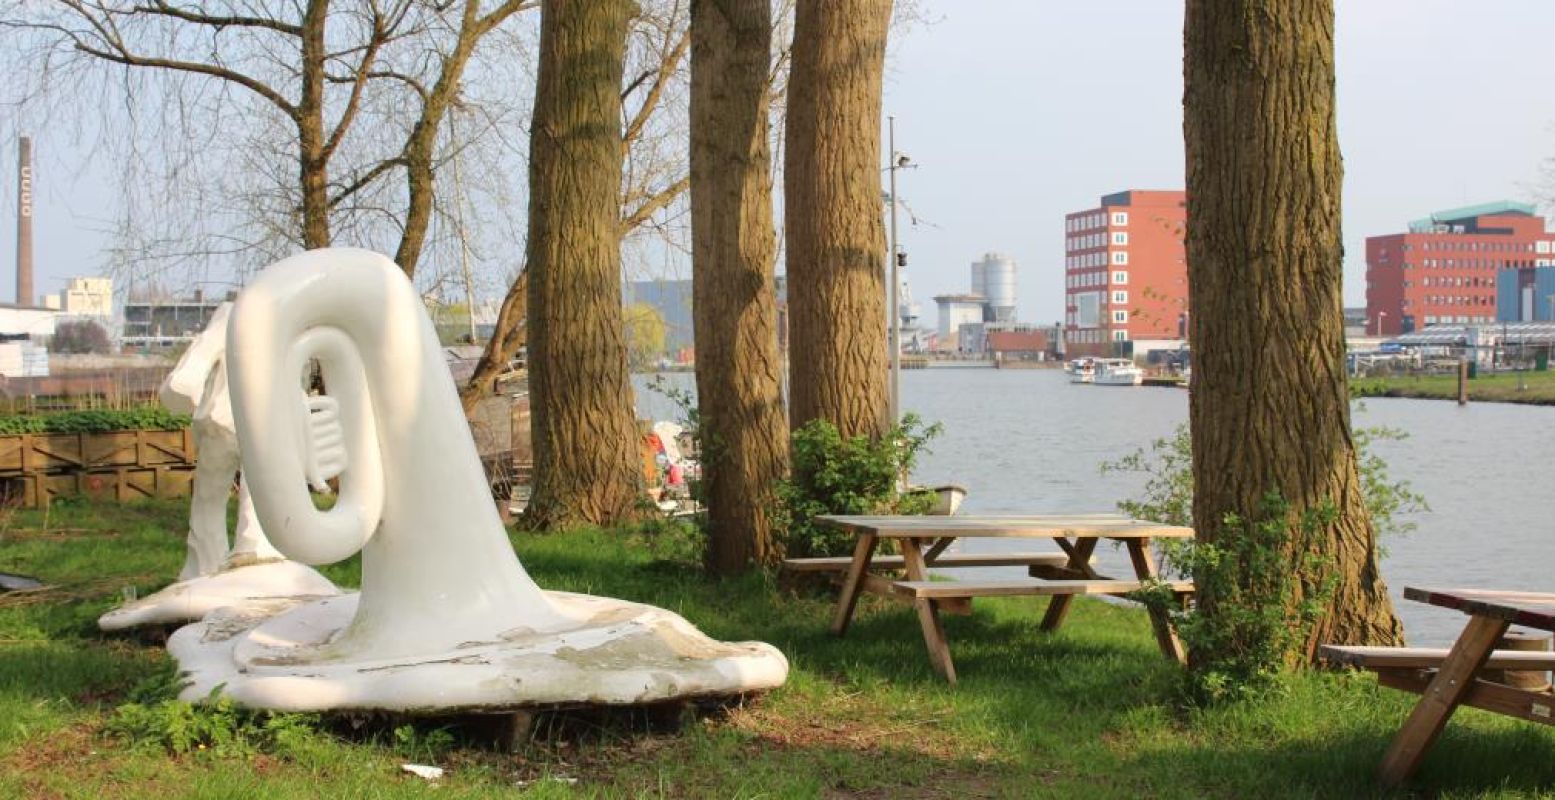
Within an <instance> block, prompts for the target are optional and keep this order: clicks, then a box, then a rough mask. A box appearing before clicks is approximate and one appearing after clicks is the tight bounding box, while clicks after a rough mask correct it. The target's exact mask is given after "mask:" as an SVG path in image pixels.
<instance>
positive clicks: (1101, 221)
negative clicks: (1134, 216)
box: [1064, 211, 1128, 249]
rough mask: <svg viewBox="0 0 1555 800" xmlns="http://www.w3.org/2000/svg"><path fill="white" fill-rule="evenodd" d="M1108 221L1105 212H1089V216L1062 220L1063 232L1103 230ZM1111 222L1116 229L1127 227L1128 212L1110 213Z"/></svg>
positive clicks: (1084, 215)
mask: <svg viewBox="0 0 1555 800" xmlns="http://www.w3.org/2000/svg"><path fill="white" fill-rule="evenodd" d="M1108 220H1109V215H1108V213H1107V212H1105V211H1094V212H1091V213H1089V214H1083V215H1081V216H1078V217H1072V218H1070V219H1066V220H1064V232H1065V233H1074V232H1076V231H1088V230H1091V229H1092V228H1104V227H1106V226H1107V223H1108ZM1111 222H1112V225H1113V226H1114V227H1118V228H1123V227H1127V226H1128V212H1127V211H1114V212H1112V213H1111ZM1092 246H1093V247H1095V246H1096V245H1092ZM1070 249H1073V248H1070Z"/></svg>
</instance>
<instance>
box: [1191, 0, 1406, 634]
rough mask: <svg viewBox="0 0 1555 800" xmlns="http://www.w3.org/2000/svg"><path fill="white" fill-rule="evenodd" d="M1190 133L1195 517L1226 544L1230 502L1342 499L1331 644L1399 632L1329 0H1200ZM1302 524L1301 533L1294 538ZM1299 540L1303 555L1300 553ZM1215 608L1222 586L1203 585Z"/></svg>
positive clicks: (1328, 619)
mask: <svg viewBox="0 0 1555 800" xmlns="http://www.w3.org/2000/svg"><path fill="white" fill-rule="evenodd" d="M1186 20H1187V21H1186V26H1185V36H1184V40H1185V54H1184V84H1185V92H1184V98H1183V107H1184V108H1183V110H1184V115H1183V132H1184V136H1185V140H1186V144H1187V179H1188V181H1187V189H1188V238H1187V252H1188V265H1189V285H1190V287H1191V291H1192V307H1193V314H1192V316H1191V318H1190V335H1191V339H1192V342H1193V394H1192V398H1191V401H1190V417H1191V421H1192V429H1193V476H1194V491H1195V496H1194V508H1193V516H1194V520H1195V524H1196V525H1197V526H1198V527H1197V530H1198V535H1199V538H1200V539H1201V540H1204V541H1209V542H1214V541H1215V540H1216V537H1217V536H1218V535H1220V534H1221V532H1222V530H1223V529H1224V526H1223V524H1222V521H1223V520H1224V519H1225V518H1226V515H1228V514H1236V515H1238V516H1239V517H1240V518H1241V519H1243V520H1248V521H1253V520H1258V519H1260V518H1261V517H1262V516H1263V515H1262V513H1261V511H1262V508H1263V501H1264V498H1265V496H1266V495H1267V494H1268V493H1271V492H1277V493H1279V494H1280V495H1281V496H1282V497H1283V499H1284V500H1285V501H1286V502H1287V503H1289V505H1290V509H1291V516H1292V518H1293V519H1294V518H1295V517H1296V516H1298V515H1300V514H1302V513H1303V512H1306V511H1309V510H1312V509H1318V508H1322V507H1324V506H1325V505H1330V504H1331V507H1332V508H1333V509H1334V510H1335V511H1336V512H1337V515H1336V516H1335V518H1334V519H1333V521H1332V522H1331V523H1330V524H1327V525H1325V526H1323V527H1321V528H1320V529H1319V530H1318V531H1317V532H1316V540H1315V541H1313V542H1310V543H1307V546H1308V547H1310V548H1311V549H1312V550H1314V551H1315V552H1317V553H1318V554H1319V555H1320V556H1321V557H1322V559H1324V567H1322V568H1321V569H1322V570H1324V571H1326V572H1325V574H1310V573H1311V570H1307V571H1306V572H1304V573H1303V574H1302V575H1301V581H1300V583H1301V584H1302V585H1303V586H1304V587H1305V590H1306V591H1311V590H1312V589H1313V587H1317V586H1321V585H1323V584H1324V583H1325V582H1326V581H1328V580H1333V581H1335V583H1334V586H1333V591H1332V594H1331V596H1330V598H1329V599H1328V600H1327V602H1326V610H1325V612H1324V613H1323V615H1322V617H1321V619H1320V620H1319V622H1318V623H1317V625H1316V628H1315V630H1314V631H1313V633H1312V636H1311V638H1310V642H1309V643H1308V645H1307V651H1308V652H1307V653H1306V655H1307V656H1308V657H1310V655H1311V650H1312V649H1313V647H1314V646H1315V644H1316V643H1320V642H1336V643H1347V644H1354V643H1383V644H1396V643H1398V642H1400V641H1401V640H1402V627H1401V625H1400V624H1399V621H1398V619H1397V617H1395V616H1394V613H1393V606H1392V602H1391V601H1390V600H1389V598H1388V593H1387V589H1386V587H1385V586H1384V585H1383V581H1382V577H1381V575H1380V574H1379V573H1378V566H1377V553H1376V541H1375V531H1374V529H1373V527H1372V523H1371V520H1370V519H1369V517H1368V515H1367V512H1366V507H1365V504H1364V499H1363V495H1362V487H1361V480H1360V478H1359V476H1358V474H1357V471H1356V459H1355V443H1354V441H1353V439H1352V438H1351V435H1350V396H1349V392H1348V390H1347V386H1346V380H1345V344H1344V320H1343V312H1342V309H1341V300H1340V290H1341V265H1342V260H1343V258H1342V257H1343V245H1342V242H1341V239H1340V214H1339V201H1340V194H1339V193H1340V184H1341V180H1342V167H1341V163H1340V155H1339V141H1338V134H1337V131H1336V129H1335V124H1334V49H1333V46H1334V11H1333V3H1332V0H1189V2H1188V5H1187V17H1186ZM1293 538H1294V537H1293ZM1300 546H1301V545H1300V543H1297V542H1291V543H1290V544H1289V548H1290V550H1291V551H1292V552H1290V553H1289V554H1288V555H1289V557H1290V562H1291V565H1292V569H1301V568H1302V567H1301V564H1302V562H1303V556H1302V554H1301V553H1298V552H1295V550H1296V549H1297V548H1298V547H1300ZM1199 608H1200V610H1201V611H1202V612H1203V613H1206V614H1215V613H1217V606H1216V598H1215V597H1214V596H1212V595H1211V594H1201V595H1200V597H1199Z"/></svg>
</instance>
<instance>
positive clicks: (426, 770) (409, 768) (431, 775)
mask: <svg viewBox="0 0 1555 800" xmlns="http://www.w3.org/2000/svg"><path fill="white" fill-rule="evenodd" d="M400 769H402V770H405V771H406V772H409V773H410V774H412V775H415V776H416V777H418V778H426V779H427V780H429V781H435V780H437V779H438V778H441V777H443V768H442V767H429V766H427V765H426V764H401V765H400Z"/></svg>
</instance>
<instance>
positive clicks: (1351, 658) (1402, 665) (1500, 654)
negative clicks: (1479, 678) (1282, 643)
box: [1318, 644, 1555, 672]
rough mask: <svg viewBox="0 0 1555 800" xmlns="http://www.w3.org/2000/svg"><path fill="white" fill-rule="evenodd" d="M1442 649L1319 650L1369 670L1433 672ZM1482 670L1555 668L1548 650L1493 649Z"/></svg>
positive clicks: (1554, 659)
mask: <svg viewBox="0 0 1555 800" xmlns="http://www.w3.org/2000/svg"><path fill="white" fill-rule="evenodd" d="M1447 652H1448V650H1447V648H1445V647H1373V646H1365V645H1331V644H1325V645H1323V646H1322V647H1320V648H1318V653H1319V654H1320V655H1322V657H1323V658H1325V659H1327V660H1329V661H1333V662H1336V663H1339V664H1348V665H1350V666H1355V667H1365V668H1368V669H1436V668H1437V667H1440V666H1441V665H1442V662H1443V661H1446V660H1447ZM1483 669H1523V670H1535V671H1540V672H1543V671H1547V670H1551V669H1555V653H1552V652H1549V651H1548V650H1543V651H1540V650H1495V651H1492V652H1491V654H1490V660H1488V661H1486V662H1485V666H1484V667H1483Z"/></svg>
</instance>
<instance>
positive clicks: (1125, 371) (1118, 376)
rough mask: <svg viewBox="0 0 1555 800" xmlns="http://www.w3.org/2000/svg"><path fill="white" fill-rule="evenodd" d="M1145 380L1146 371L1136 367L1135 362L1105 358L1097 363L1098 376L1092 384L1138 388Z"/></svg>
mask: <svg viewBox="0 0 1555 800" xmlns="http://www.w3.org/2000/svg"><path fill="white" fill-rule="evenodd" d="M1144 379H1145V372H1144V370H1142V369H1140V368H1139V367H1136V366H1134V362H1133V361H1130V360H1129V359H1126V358H1103V359H1100V360H1099V361H1097V362H1096V374H1095V376H1094V377H1093V378H1092V379H1091V382H1092V383H1094V384H1096V385H1097V386H1138V385H1139V384H1140V383H1142V382H1143V381H1144Z"/></svg>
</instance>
